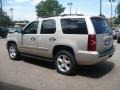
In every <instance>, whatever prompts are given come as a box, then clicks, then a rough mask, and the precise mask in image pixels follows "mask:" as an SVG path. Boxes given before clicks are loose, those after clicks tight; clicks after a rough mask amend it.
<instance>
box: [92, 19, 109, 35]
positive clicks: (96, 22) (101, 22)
mask: <svg viewBox="0 0 120 90" xmlns="http://www.w3.org/2000/svg"><path fill="white" fill-rule="evenodd" d="M91 21H92V23H93V26H94V28H95V32H96V34H104V33H109V32H111V29H110V27H109V25H108V24H107V21H106V20H105V19H104V18H100V17H94V18H91Z"/></svg>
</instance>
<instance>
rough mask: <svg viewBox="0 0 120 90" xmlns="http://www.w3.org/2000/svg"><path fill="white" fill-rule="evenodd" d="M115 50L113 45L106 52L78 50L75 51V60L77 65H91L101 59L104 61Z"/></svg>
mask: <svg viewBox="0 0 120 90" xmlns="http://www.w3.org/2000/svg"><path fill="white" fill-rule="evenodd" d="M114 51H115V46H113V48H111V49H110V50H109V51H107V52H103V53H99V52H96V51H95V52H94V51H93V52H90V51H78V52H77V53H76V55H75V56H76V61H77V64H79V65H93V64H97V63H100V62H103V61H106V60H107V59H109V58H110V57H112V55H113V53H114Z"/></svg>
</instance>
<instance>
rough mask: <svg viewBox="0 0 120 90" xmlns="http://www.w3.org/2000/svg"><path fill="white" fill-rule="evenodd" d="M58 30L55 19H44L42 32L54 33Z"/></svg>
mask: <svg viewBox="0 0 120 90" xmlns="http://www.w3.org/2000/svg"><path fill="white" fill-rule="evenodd" d="M55 31H56V24H55V20H52V19H50V20H44V21H43V22H42V27H41V34H54V33H55Z"/></svg>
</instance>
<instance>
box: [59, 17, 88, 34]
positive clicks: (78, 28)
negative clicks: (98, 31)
mask: <svg viewBox="0 0 120 90" xmlns="http://www.w3.org/2000/svg"><path fill="white" fill-rule="evenodd" d="M61 26H62V31H63V33H64V34H88V30H87V26H86V22H85V19H84V18H68V19H61Z"/></svg>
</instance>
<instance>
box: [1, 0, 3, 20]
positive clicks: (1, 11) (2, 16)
mask: <svg viewBox="0 0 120 90" xmlns="http://www.w3.org/2000/svg"><path fill="white" fill-rule="evenodd" d="M0 6H1V7H0V9H1V10H0V13H1V21H3V11H2V0H0Z"/></svg>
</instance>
